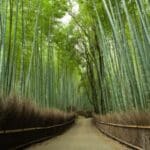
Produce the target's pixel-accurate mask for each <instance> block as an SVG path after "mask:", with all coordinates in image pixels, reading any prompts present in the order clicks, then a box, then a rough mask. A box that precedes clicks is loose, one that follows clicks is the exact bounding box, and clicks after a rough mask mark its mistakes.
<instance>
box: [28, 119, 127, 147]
mask: <svg viewBox="0 0 150 150" xmlns="http://www.w3.org/2000/svg"><path fill="white" fill-rule="evenodd" d="M28 150H129V149H128V148H126V147H124V146H122V145H121V144H119V143H118V142H116V141H114V140H112V139H110V138H108V137H106V136H105V135H103V134H102V133H100V132H99V131H98V130H97V129H96V128H95V127H94V126H93V125H92V123H91V119H85V118H79V119H78V120H77V122H76V124H75V125H74V126H73V127H72V128H71V129H69V130H68V131H67V132H66V133H64V134H63V135H60V136H58V137H56V138H53V139H50V140H48V141H45V142H43V143H41V144H36V145H34V146H32V147H30V148H28Z"/></svg>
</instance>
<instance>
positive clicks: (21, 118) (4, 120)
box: [0, 96, 75, 130]
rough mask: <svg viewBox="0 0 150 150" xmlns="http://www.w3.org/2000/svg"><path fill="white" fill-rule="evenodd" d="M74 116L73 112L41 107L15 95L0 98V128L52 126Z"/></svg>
mask: <svg viewBox="0 0 150 150" xmlns="http://www.w3.org/2000/svg"><path fill="white" fill-rule="evenodd" d="M20 99H21V100H20ZM74 117H75V115H74V114H73V113H65V112H63V111H60V110H57V109H42V108H40V107H38V106H36V105H35V104H33V103H32V102H31V101H29V100H26V99H24V98H19V97H17V96H10V97H6V98H2V97H1V98H0V130H10V129H23V128H31V127H46V126H52V125H56V124H61V123H65V122H66V121H69V120H72V119H74Z"/></svg>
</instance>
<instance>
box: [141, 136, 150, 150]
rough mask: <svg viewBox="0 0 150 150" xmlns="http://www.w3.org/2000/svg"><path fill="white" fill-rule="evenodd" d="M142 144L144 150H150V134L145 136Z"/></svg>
mask: <svg viewBox="0 0 150 150" xmlns="http://www.w3.org/2000/svg"><path fill="white" fill-rule="evenodd" d="M142 143H143V149H144V150H150V133H144V134H143V137H142Z"/></svg>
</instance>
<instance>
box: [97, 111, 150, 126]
mask: <svg viewBox="0 0 150 150" xmlns="http://www.w3.org/2000/svg"><path fill="white" fill-rule="evenodd" d="M96 117H97V119H98V120H99V121H103V122H106V123H116V124H124V125H150V112H148V111H145V112H144V111H140V112H137V111H129V112H122V113H113V114H106V115H99V116H96Z"/></svg>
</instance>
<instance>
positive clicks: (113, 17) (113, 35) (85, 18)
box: [0, 0, 150, 114]
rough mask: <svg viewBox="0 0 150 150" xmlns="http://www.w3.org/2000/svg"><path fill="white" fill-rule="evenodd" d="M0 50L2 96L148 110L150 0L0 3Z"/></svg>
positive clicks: (64, 104)
mask: <svg viewBox="0 0 150 150" xmlns="http://www.w3.org/2000/svg"><path fill="white" fill-rule="evenodd" d="M74 3H76V4H77V5H79V11H78V13H74V12H73V11H72V10H73V7H74V6H73V5H74ZM66 14H69V15H70V16H71V21H70V22H69V23H68V24H65V25H64V24H62V22H61V21H60V20H61V18H62V17H63V16H65V15H66ZM0 47H1V48H0V93H1V94H2V95H9V94H10V93H17V94H18V95H22V96H25V97H30V98H32V99H34V100H35V101H36V103H38V104H40V105H42V106H44V107H58V108H61V109H66V108H67V107H68V106H75V107H77V108H79V109H93V110H94V111H95V112H96V113H101V114H105V113H110V112H115V111H128V110H132V109H135V110H148V109H149V108H150V87H149V85H150V2H149V0H113V1H112V0H68V1H67V0H30V1H26V0H0Z"/></svg>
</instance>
